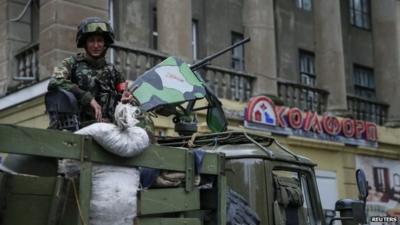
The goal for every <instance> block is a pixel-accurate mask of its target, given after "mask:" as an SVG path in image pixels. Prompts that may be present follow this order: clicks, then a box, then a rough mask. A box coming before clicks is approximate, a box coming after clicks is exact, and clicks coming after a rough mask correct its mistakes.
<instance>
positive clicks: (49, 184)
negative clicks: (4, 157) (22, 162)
mask: <svg viewBox="0 0 400 225" xmlns="http://www.w3.org/2000/svg"><path fill="white" fill-rule="evenodd" d="M55 182H56V178H55V177H27V176H10V177H9V179H8V185H9V186H10V189H9V190H10V192H11V193H13V194H28V195H48V196H50V195H52V194H53V190H54V184H55Z"/></svg>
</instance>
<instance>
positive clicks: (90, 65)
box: [48, 53, 125, 123]
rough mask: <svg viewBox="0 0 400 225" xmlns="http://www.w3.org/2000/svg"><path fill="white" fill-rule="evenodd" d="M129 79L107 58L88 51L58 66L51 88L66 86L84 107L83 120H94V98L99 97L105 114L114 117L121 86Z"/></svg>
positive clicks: (49, 88) (103, 114)
mask: <svg viewBox="0 0 400 225" xmlns="http://www.w3.org/2000/svg"><path fill="white" fill-rule="evenodd" d="M123 82H125V79H124V78H123V76H122V75H121V73H120V72H119V71H118V70H116V68H115V67H114V66H113V65H111V64H109V63H107V62H106V60H105V58H101V59H97V60H94V59H92V58H90V57H88V56H86V55H85V54H82V53H80V54H77V55H76V56H72V57H68V58H66V59H64V60H63V61H62V62H61V64H60V65H58V66H56V67H55V68H54V73H53V75H52V79H51V81H50V83H49V86H48V90H55V89H57V88H62V89H64V90H67V91H70V92H72V93H73V94H74V95H75V97H76V98H77V100H78V102H79V104H80V109H81V122H83V123H84V122H87V121H91V120H94V119H95V117H94V112H93V109H92V108H91V107H90V101H91V100H92V99H93V98H95V99H96V101H97V102H98V103H99V104H100V105H101V107H102V116H103V118H107V119H109V120H110V121H112V120H113V115H114V109H115V106H116V104H117V102H118V101H119V100H120V98H121V93H119V92H118V91H117V86H118V85H121V83H123Z"/></svg>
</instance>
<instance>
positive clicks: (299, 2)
mask: <svg viewBox="0 0 400 225" xmlns="http://www.w3.org/2000/svg"><path fill="white" fill-rule="evenodd" d="M295 3H296V7H297V8H299V9H304V10H307V11H311V10H312V2H311V0H295Z"/></svg>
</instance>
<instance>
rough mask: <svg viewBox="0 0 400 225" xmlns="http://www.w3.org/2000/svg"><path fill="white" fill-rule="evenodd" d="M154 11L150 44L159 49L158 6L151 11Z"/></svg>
mask: <svg viewBox="0 0 400 225" xmlns="http://www.w3.org/2000/svg"><path fill="white" fill-rule="evenodd" d="M151 13H152V21H151V24H152V26H151V35H150V36H151V43H150V46H151V48H153V49H157V48H158V45H157V42H158V28H157V8H156V7H154V8H153V10H152V11H151Z"/></svg>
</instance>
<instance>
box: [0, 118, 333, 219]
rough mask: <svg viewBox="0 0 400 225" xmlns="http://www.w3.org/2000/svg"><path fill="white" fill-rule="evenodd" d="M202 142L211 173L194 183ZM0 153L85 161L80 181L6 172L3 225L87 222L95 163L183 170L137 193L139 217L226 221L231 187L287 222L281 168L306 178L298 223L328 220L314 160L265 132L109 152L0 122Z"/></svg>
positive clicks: (265, 215)
mask: <svg viewBox="0 0 400 225" xmlns="http://www.w3.org/2000/svg"><path fill="white" fill-rule="evenodd" d="M198 148H201V149H203V150H204V151H205V152H206V153H205V155H204V158H203V162H202V168H201V171H200V176H201V177H202V178H206V179H210V180H212V182H211V186H210V187H208V188H198V187H197V186H195V185H194V179H195V172H194V171H195V161H194V157H193V154H194V152H193V151H192V150H193V149H198ZM0 153H8V154H23V155H30V156H34V157H44V158H42V159H75V160H79V161H81V163H82V167H81V172H80V177H79V179H78V180H76V181H71V180H68V179H65V178H64V177H62V176H60V175H57V174H56V173H54V174H53V175H46V176H24V175H15V174H14V175H13V174H9V173H4V172H1V173H0V224H1V225H44V224H47V225H50V224H53V225H55V224H68V225H72V224H89V210H90V193H91V170H92V166H93V164H95V163H101V164H111V165H120V166H127V167H147V168H156V169H162V170H168V171H179V172H183V173H185V182H184V184H183V185H181V186H178V187H168V188H149V189H144V190H140V191H139V192H138V204H137V213H138V216H137V218H136V219H135V221H134V222H135V224H140V225H141V224H146V225H147V224H163V225H169V224H171V225H180V224H182V225H184V224H185V225H200V224H204V225H207V224H210V225H211V224H217V225H222V224H227V220H228V217H229V216H228V214H227V204H228V196H227V189H228V188H230V189H232V190H234V191H235V192H237V193H239V194H240V195H241V196H243V197H244V199H246V201H247V202H248V204H249V205H248V206H249V207H250V208H251V209H253V210H254V211H255V212H256V213H257V215H258V218H259V220H260V224H261V225H273V224H285V223H281V221H282V220H284V219H282V218H281V217H284V215H279V216H278V215H277V211H279V210H278V209H277V205H278V204H277V200H276V180H274V179H276V177H277V175H279V174H295V175H296V176H298V177H297V178H296V179H298V180H299V181H301V187H302V189H303V196H304V206H302V212H304V218H302V219H301V221H300V222H299V223H298V224H300V225H303V224H310V225H313V224H315V225H317V224H322V225H325V224H326V222H325V219H324V214H323V210H322V207H321V202H320V198H319V194H318V188H317V184H316V179H315V174H314V166H315V164H314V163H313V162H311V161H310V160H308V159H306V158H303V157H300V156H298V155H296V154H293V153H292V152H290V151H289V150H287V149H285V148H284V147H283V146H281V145H279V144H278V143H277V142H276V141H275V140H274V139H273V138H270V137H266V136H263V135H260V134H253V133H247V132H225V133H217V134H209V135H199V136H193V137H176V138H165V139H159V141H158V143H157V144H153V145H151V146H150V147H148V148H147V149H146V150H145V151H144V152H143V153H142V154H140V155H138V156H136V157H133V158H121V157H118V156H115V155H112V154H111V153H108V152H106V151H105V150H104V149H102V148H101V147H100V146H99V145H98V144H97V143H95V142H94V141H93V140H92V139H91V138H90V137H87V136H79V135H75V134H72V133H69V132H64V131H55V130H44V129H36V128H25V127H18V126H14V125H0ZM50 174H51V173H50ZM74 189H76V191H75V192H74ZM289 205H290V201H289ZM278 214H279V213H278ZM280 216H281V217H280ZM284 221H286V220H284Z"/></svg>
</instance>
